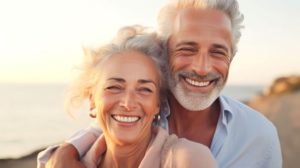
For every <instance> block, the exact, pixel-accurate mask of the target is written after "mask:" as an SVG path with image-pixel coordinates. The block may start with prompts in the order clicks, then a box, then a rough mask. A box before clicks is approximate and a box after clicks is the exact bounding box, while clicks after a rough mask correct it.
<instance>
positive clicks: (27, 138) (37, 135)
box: [0, 84, 263, 158]
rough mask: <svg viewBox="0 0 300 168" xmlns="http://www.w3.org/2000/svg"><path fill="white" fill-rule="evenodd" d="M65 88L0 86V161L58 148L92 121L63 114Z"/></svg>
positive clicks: (231, 91) (237, 94)
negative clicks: (55, 146)
mask: <svg viewBox="0 0 300 168" xmlns="http://www.w3.org/2000/svg"><path fill="white" fill-rule="evenodd" d="M66 87H67V85H66V84H0V93H1V94H0V102H1V104H0V132H1V134H0V149H1V150H0V158H19V157H22V156H25V155H27V154H29V153H31V152H33V151H35V150H37V149H41V148H44V147H46V146H49V145H53V144H57V143H60V142H62V141H64V140H65V139H66V138H68V137H70V136H71V135H72V134H74V133H75V132H76V131H77V130H79V129H82V128H85V127H87V126H88V125H89V123H90V122H91V121H92V119H91V118H89V116H88V112H86V109H83V110H81V111H80V112H79V113H78V114H77V115H75V118H72V117H71V116H70V115H69V114H67V113H66V112H64V108H63V102H64V101H63V100H64V92H65V89H66ZM262 89H263V86H261V85H247V86H246V85H227V86H226V87H225V88H224V90H223V92H222V95H227V96H230V97H232V98H235V99H238V100H240V101H246V100H248V99H249V98H251V97H253V96H255V95H257V94H259V93H260V92H261V91H262Z"/></svg>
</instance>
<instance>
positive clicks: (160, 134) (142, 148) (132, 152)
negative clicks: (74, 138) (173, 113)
mask: <svg viewBox="0 0 300 168" xmlns="http://www.w3.org/2000/svg"><path fill="white" fill-rule="evenodd" d="M164 53H165V52H164V47H163V43H162V41H160V40H159V39H158V38H157V36H156V34H155V33H151V32H150V33H148V32H147V30H146V29H145V28H143V27H141V26H133V27H125V28H122V29H121V30H120V31H119V33H118V35H117V37H116V38H115V40H113V41H112V42H111V43H109V44H107V45H105V46H103V47H101V48H99V49H98V50H97V51H91V52H89V54H87V55H86V57H85V58H86V59H85V61H84V64H83V66H82V74H81V75H80V76H79V77H78V79H77V80H76V81H75V82H74V85H73V87H71V89H70V95H69V96H70V97H69V99H67V101H68V103H67V105H68V106H69V107H75V109H76V107H78V106H80V105H81V104H82V103H83V101H84V100H88V101H89V102H90V109H91V116H93V117H95V118H96V120H97V122H98V125H99V126H100V128H101V130H102V131H103V136H101V137H99V138H98V140H97V141H96V142H95V144H94V145H93V146H92V147H91V148H90V150H89V151H88V152H87V154H86V155H85V156H84V157H83V158H82V159H81V160H82V162H83V163H84V165H85V166H86V167H89V168H96V167H140V168H146V167H149V168H150V167H151V168H158V167H195V166H196V167H206V168H211V167H216V162H215V160H214V158H213V156H212V154H211V153H210V151H209V149H208V148H207V147H206V146H204V145H201V144H198V143H194V142H191V141H188V140H186V139H182V138H178V137H177V136H176V135H169V134H168V133H167V131H166V130H164V129H163V128H162V127H161V126H160V123H162V122H160V120H162V119H160V117H159V115H160V114H161V113H166V111H165V109H167V108H166V107H165V105H164V103H163V102H164V101H165V100H164V90H165V89H164V88H165V85H166V82H165V80H164V78H163V76H164V73H165V72H166V71H165V68H166V67H165V65H166V63H165V62H166V61H167V59H166V57H165V56H164ZM69 109H71V110H72V108H69ZM162 109H164V110H162ZM99 142H100V143H99ZM101 143H102V145H99V144H101ZM103 143H105V145H103ZM99 151H100V152H99ZM40 166H41V167H43V165H40Z"/></svg>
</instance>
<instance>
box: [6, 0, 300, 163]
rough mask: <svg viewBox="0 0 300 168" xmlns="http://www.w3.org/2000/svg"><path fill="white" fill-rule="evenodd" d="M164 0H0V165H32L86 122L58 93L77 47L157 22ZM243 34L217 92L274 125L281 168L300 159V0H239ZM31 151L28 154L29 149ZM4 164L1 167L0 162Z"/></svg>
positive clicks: (68, 77)
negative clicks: (46, 149)
mask: <svg viewBox="0 0 300 168" xmlns="http://www.w3.org/2000/svg"><path fill="white" fill-rule="evenodd" d="M165 2H166V0H151V1H139V0H127V1H122V0H110V1H107V0H72V1H71V0H26V1H22V0H10V1H0V60H1V61H0V149H1V150H0V158H1V159H0V167H2V166H4V167H9V166H10V167H18V166H16V164H17V163H19V164H22V165H23V166H22V167H26V166H25V165H27V164H28V166H29V165H31V166H29V167H34V166H32V165H34V164H35V163H34V162H35V161H34V160H32V158H33V157H35V154H36V151H39V150H40V149H42V148H44V147H45V146H48V145H52V144H56V143H60V142H62V141H63V140H64V139H66V138H67V137H69V136H70V135H72V134H73V133H74V132H75V131H76V130H78V129H80V128H84V127H87V126H88V124H89V123H90V122H91V119H90V118H89V117H88V113H87V110H86V109H83V110H82V111H81V112H79V113H78V114H77V116H76V118H71V117H70V116H69V115H68V114H66V113H65V112H64V111H63V99H64V91H65V89H66V87H67V84H68V83H69V82H70V81H71V80H72V79H73V78H74V76H76V74H77V72H76V71H74V70H73V68H74V66H76V65H78V64H79V63H80V61H81V59H82V57H83V50H82V48H83V47H96V46H99V45H100V44H102V43H104V42H106V41H108V40H110V39H111V37H112V36H113V35H114V34H115V33H116V32H117V30H118V29H119V28H120V27H122V26H125V25H133V24H141V25H145V26H149V27H153V28H156V17H157V14H158V11H159V9H160V7H161V6H162V5H163V4H164V3H165ZM239 3H240V9H241V11H242V13H243V14H244V16H245V20H244V25H245V28H244V29H243V30H242V37H241V40H240V43H239V45H238V50H239V51H238V53H237V55H236V56H235V58H234V60H233V62H232V64H231V69H230V75H229V80H228V83H227V86H226V88H225V89H224V92H223V94H225V95H228V96H231V97H234V98H236V99H239V100H241V101H243V102H245V103H247V104H249V105H250V106H251V107H253V108H255V109H258V110H259V111H261V112H262V113H264V114H265V115H266V116H267V117H268V118H270V119H271V120H272V122H273V123H274V124H275V125H276V126H277V129H278V131H279V136H280V140H281V145H282V150H283V156H284V167H287V168H292V167H297V166H298V165H300V160H299V159H298V156H299V155H300V137H299V136H300V124H299V123H300V122H299V119H300V110H299V109H300V107H299V106H300V93H299V89H300V79H299V75H300V66H299V63H300V55H299V52H298V51H299V42H298V41H299V40H300V20H299V17H300V1H297V0H285V1H282V0H252V1H246V0H240V1H239ZM32 152H33V153H32ZM1 165H2V166H1Z"/></svg>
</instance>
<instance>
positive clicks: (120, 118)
mask: <svg viewBox="0 0 300 168" xmlns="http://www.w3.org/2000/svg"><path fill="white" fill-rule="evenodd" d="M113 118H114V119H115V120H117V121H120V122H127V123H131V122H136V121H137V120H139V117H129V116H119V115H113Z"/></svg>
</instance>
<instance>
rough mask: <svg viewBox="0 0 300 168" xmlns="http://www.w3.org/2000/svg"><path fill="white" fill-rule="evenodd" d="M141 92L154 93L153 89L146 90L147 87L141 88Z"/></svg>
mask: <svg viewBox="0 0 300 168" xmlns="http://www.w3.org/2000/svg"><path fill="white" fill-rule="evenodd" d="M139 91H140V92H143V93H152V92H153V91H152V89H150V88H146V87H143V88H140V89H139Z"/></svg>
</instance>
